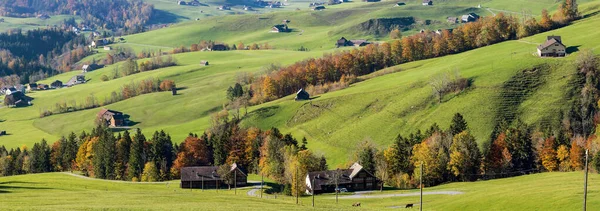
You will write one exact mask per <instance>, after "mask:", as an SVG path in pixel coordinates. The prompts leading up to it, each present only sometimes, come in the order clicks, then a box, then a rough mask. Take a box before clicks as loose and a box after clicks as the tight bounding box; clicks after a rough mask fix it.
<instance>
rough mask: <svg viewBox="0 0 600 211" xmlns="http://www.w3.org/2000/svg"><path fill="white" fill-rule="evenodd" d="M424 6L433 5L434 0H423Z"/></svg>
mask: <svg viewBox="0 0 600 211" xmlns="http://www.w3.org/2000/svg"><path fill="white" fill-rule="evenodd" d="M423 6H433V0H423Z"/></svg>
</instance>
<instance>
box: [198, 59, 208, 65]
mask: <svg viewBox="0 0 600 211" xmlns="http://www.w3.org/2000/svg"><path fill="white" fill-rule="evenodd" d="M200 65H201V66H208V61H205V60H202V61H200Z"/></svg>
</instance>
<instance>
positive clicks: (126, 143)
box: [115, 130, 132, 180]
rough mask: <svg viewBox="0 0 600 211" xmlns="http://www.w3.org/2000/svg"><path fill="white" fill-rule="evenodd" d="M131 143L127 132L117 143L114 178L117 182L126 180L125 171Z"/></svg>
mask: <svg viewBox="0 0 600 211" xmlns="http://www.w3.org/2000/svg"><path fill="white" fill-rule="evenodd" d="M131 142H132V141H131V135H130V134H129V131H127V130H126V131H125V132H124V133H123V136H122V137H121V138H120V139H119V140H118V141H117V146H116V164H115V178H116V179H118V180H125V179H127V175H126V174H125V173H126V171H125V170H126V167H127V163H128V161H129V150H131Z"/></svg>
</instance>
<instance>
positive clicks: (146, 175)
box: [141, 162, 160, 182]
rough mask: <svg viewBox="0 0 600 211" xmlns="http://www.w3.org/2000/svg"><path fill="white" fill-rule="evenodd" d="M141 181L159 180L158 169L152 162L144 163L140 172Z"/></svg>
mask: <svg viewBox="0 0 600 211" xmlns="http://www.w3.org/2000/svg"><path fill="white" fill-rule="evenodd" d="M141 177H142V178H141V181H142V182H156V181H158V180H159V178H160V177H159V174H158V169H157V168H156V165H155V164H154V162H147V163H146V164H144V171H143V172H142V174H141Z"/></svg>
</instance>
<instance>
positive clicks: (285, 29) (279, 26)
mask: <svg viewBox="0 0 600 211" xmlns="http://www.w3.org/2000/svg"><path fill="white" fill-rule="evenodd" d="M271 32H275V33H279V32H289V28H288V26H287V24H277V25H275V26H273V27H272V28H271Z"/></svg>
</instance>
